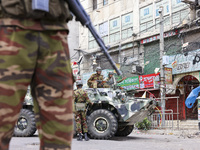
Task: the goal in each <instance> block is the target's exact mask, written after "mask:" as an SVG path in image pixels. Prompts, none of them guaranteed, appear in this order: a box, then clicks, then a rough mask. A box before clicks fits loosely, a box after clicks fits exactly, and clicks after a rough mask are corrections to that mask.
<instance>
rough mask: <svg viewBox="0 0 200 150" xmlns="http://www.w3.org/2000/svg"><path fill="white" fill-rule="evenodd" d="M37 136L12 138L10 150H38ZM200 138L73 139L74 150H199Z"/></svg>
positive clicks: (130, 137) (133, 134)
mask: <svg viewBox="0 0 200 150" xmlns="http://www.w3.org/2000/svg"><path fill="white" fill-rule="evenodd" d="M38 149H39V140H38V137H37V136H34V137H27V138H16V137H14V138H12V140H11V147H10V150H38ZM199 149H200V138H199V137H195V138H188V137H181V136H174V135H153V134H144V133H132V134H131V135H129V136H128V137H123V138H121V137H114V138H112V139H110V140H90V141H87V142H86V141H82V142H78V141H77V140H76V139H73V142H72V150H199Z"/></svg>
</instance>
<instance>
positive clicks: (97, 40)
mask: <svg viewBox="0 0 200 150" xmlns="http://www.w3.org/2000/svg"><path fill="white" fill-rule="evenodd" d="M87 27H88V29H89V30H90V32H91V33H92V35H93V36H94V38H95V39H96V42H97V43H98V45H99V47H100V48H101V51H103V53H104V55H105V56H106V58H107V59H108V61H109V62H110V64H111V66H112V67H113V68H114V69H115V71H116V73H117V74H118V75H119V76H121V75H122V72H121V71H120V70H119V69H118V68H117V66H116V65H115V62H114V61H113V60H112V58H111V56H110V54H109V53H108V50H107V49H108V48H107V47H106V46H105V44H104V42H103V40H102V39H101V38H100V36H99V35H98V33H97V32H96V30H95V28H94V27H93V25H92V24H91V23H90V24H88V25H87Z"/></svg>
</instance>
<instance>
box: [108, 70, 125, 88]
mask: <svg viewBox="0 0 200 150" xmlns="http://www.w3.org/2000/svg"><path fill="white" fill-rule="evenodd" d="M113 75H114V73H113V72H109V74H108V78H107V79H106V83H107V84H108V85H109V87H113V86H114V85H116V84H117V83H120V82H122V81H124V80H125V79H126V77H123V78H122V79H121V80H119V81H116V79H115V77H114V76H113Z"/></svg>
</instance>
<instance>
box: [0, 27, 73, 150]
mask: <svg viewBox="0 0 200 150" xmlns="http://www.w3.org/2000/svg"><path fill="white" fill-rule="evenodd" d="M70 64H71V63H70V59H69V50H68V43H67V32H66V31H42V32H39V31H31V30H23V29H20V28H16V27H0V150H8V149H9V142H10V139H11V137H12V133H13V128H14V126H15V123H16V121H17V120H18V117H19V112H20V109H21V107H22V103H23V100H24V97H25V94H26V90H27V87H28V85H29V84H30V85H31V88H32V95H33V98H34V110H35V114H36V121H37V123H36V125H37V129H38V132H39V138H40V150H44V149H45V150H58V149H59V150H70V149H71V140H72V134H73V113H72V106H73V104H72V92H73V91H72V88H73V80H72V72H71V65H70Z"/></svg>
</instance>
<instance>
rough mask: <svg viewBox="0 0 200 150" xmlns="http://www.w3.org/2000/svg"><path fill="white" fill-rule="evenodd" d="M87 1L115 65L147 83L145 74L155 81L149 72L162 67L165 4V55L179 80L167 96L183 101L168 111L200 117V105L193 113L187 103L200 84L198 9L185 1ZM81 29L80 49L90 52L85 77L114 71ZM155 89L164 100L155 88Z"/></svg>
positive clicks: (184, 116)
mask: <svg viewBox="0 0 200 150" xmlns="http://www.w3.org/2000/svg"><path fill="white" fill-rule="evenodd" d="M81 3H82V5H83V6H84V8H85V10H86V11H87V13H88V14H89V16H90V18H91V20H92V22H93V24H94V26H95V28H96V30H97V31H98V32H99V34H100V36H101V37H102V38H103V40H104V42H105V43H106V45H109V47H110V48H109V50H108V51H109V53H110V55H111V56H112V58H113V60H114V61H115V63H116V64H119V65H120V66H121V68H123V69H124V70H123V73H124V74H125V75H126V76H128V77H130V76H138V75H140V76H139V80H141V81H142V77H143V76H142V75H146V76H147V77H150V76H148V74H154V71H155V69H156V68H160V48H159V38H160V37H159V34H160V19H159V8H160V6H162V7H163V16H164V43H165V44H164V47H165V48H164V52H165V55H167V56H168V57H167V58H168V59H169V61H168V65H166V67H168V68H172V69H171V70H172V73H170V71H169V77H170V74H171V75H172V76H173V78H171V77H170V78H169V80H168V81H167V88H168V89H167V94H168V95H167V96H178V97H179V99H178V102H177V101H176V100H174V99H169V100H168V101H167V102H166V109H173V110H174V112H175V113H176V114H177V113H179V114H180V115H179V119H197V109H196V107H194V108H193V109H187V108H186V107H185V103H184V102H185V99H186V98H187V96H188V94H189V93H190V91H191V90H192V89H193V88H195V87H196V86H198V85H199V78H200V77H199V76H200V75H199V70H200V63H199V60H200V59H199V58H200V52H199V50H198V49H199V48H200V47H199V45H200V44H199V42H198V41H199V39H200V34H199V27H198V26H196V25H197V23H196V24H195V21H196V20H195V9H193V8H194V7H192V5H190V4H186V3H183V2H181V0H82V1H81ZM79 29H80V30H79V48H80V49H82V50H83V51H85V52H86V53H85V55H84V58H85V59H84V62H83V66H82V67H83V68H84V70H82V71H83V73H84V72H90V71H93V69H95V67H96V66H101V67H102V68H103V69H111V66H110V65H109V63H108V61H107V60H106V58H105V57H104V56H103V54H102V53H101V51H100V48H99V47H98V45H97V44H96V42H95V40H94V38H93V37H92V35H91V34H90V32H89V31H88V29H87V28H84V27H81V26H80V28H79ZM187 42H188V43H187ZM185 43H187V44H185ZM94 59H95V60H96V62H97V65H96V64H95V63H94V62H95V61H93V60H94ZM124 66H125V67H124ZM141 68H142V69H141ZM154 83H155V82H154ZM139 84H140V85H141V83H139ZM144 87H145V86H144ZM149 90H152V92H153V93H154V94H155V95H156V96H159V90H156V89H155V86H152V87H150V89H149ZM142 91H143V90H141V95H142V94H143V92H142ZM177 108H178V109H177ZM194 112H195V113H194Z"/></svg>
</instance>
